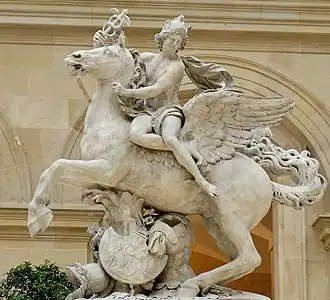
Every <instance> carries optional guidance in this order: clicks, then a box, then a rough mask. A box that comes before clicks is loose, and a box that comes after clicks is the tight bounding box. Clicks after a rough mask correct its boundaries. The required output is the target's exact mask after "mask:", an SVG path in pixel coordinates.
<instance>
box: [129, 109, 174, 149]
mask: <svg viewBox="0 0 330 300" xmlns="http://www.w3.org/2000/svg"><path fill="white" fill-rule="evenodd" d="M151 119H152V117H151V116H149V115H141V116H138V117H136V118H135V119H134V120H133V121H132V123H131V129H130V133H129V137H130V140H131V141H132V142H133V143H134V144H137V145H139V146H142V147H145V148H149V149H154V150H164V151H171V149H170V148H169V147H168V146H167V145H166V144H165V143H164V141H163V139H162V137H161V136H160V135H158V134H154V133H152V132H153V130H152V125H151Z"/></svg>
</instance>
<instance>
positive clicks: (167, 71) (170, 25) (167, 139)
mask: <svg viewBox="0 0 330 300" xmlns="http://www.w3.org/2000/svg"><path fill="white" fill-rule="evenodd" d="M188 30H189V27H188V28H186V27H185V25H184V17H183V16H179V17H177V18H175V19H173V20H171V21H166V22H165V25H164V27H163V29H162V31H161V32H160V33H158V34H156V35H155V42H156V43H157V45H158V47H159V49H160V53H159V54H153V53H141V55H140V60H141V61H142V63H144V65H145V67H146V87H142V88H137V89H126V88H124V87H123V86H122V85H121V84H120V83H113V88H114V91H115V92H116V93H117V94H118V95H119V96H122V97H129V98H137V99H147V103H148V106H149V107H151V108H152V110H153V111H155V112H154V113H153V114H152V115H150V114H140V115H138V116H137V117H135V118H134V119H133V121H132V124H131V129H130V139H131V141H132V142H134V143H135V144H137V145H140V146H142V147H145V148H149V149H155V150H166V151H172V152H173V154H174V155H175V157H176V159H177V161H178V162H179V163H180V164H181V165H182V166H183V167H185V168H186V169H187V171H188V172H190V173H191V174H192V175H193V176H194V178H195V180H196V182H197V183H198V184H199V186H200V187H201V188H202V190H203V191H204V192H206V193H207V194H208V195H209V196H210V197H217V196H218V194H219V191H218V189H217V188H216V187H215V186H214V185H212V184H210V183H209V182H207V180H206V179H205V178H204V177H203V176H202V174H201V173H200V171H199V168H198V166H197V165H196V162H195V161H194V159H193V157H195V158H196V159H197V160H198V161H199V162H200V160H201V156H200V155H198V153H196V151H189V149H188V148H187V147H186V146H185V145H184V144H183V143H182V142H180V141H179V139H178V136H179V133H180V130H181V128H182V126H183V124H184V121H185V117H184V114H183V111H182V108H181V106H180V104H179V99H178V92H179V89H180V85H181V83H182V79H183V77H184V72H185V65H184V63H183V62H182V60H181V58H180V56H179V55H178V51H179V50H182V49H183V48H184V46H185V45H186V44H187V40H188ZM95 39H96V40H97V39H100V40H101V41H103V42H104V41H105V40H106V36H104V35H103V36H102V31H98V32H97V33H96V35H95V36H94V40H95ZM196 156H197V157H196Z"/></svg>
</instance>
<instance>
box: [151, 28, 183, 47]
mask: <svg viewBox="0 0 330 300" xmlns="http://www.w3.org/2000/svg"><path fill="white" fill-rule="evenodd" d="M176 34H179V35H180V36H181V37H182V42H181V45H180V48H179V50H183V49H184V47H185V46H186V45H187V44H188V35H187V34H184V35H182V34H181V33H180V32H177V31H175V30H172V31H168V32H160V33H157V34H156V35H155V39H154V40H155V43H156V45H157V47H158V48H159V50H160V51H162V49H163V43H164V41H165V40H166V39H167V38H168V37H170V36H171V35H176Z"/></svg>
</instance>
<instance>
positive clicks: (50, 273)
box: [0, 260, 73, 300]
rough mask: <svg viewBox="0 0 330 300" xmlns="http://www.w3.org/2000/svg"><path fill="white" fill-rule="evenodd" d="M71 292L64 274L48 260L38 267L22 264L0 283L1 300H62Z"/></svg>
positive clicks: (71, 289)
mask: <svg viewBox="0 0 330 300" xmlns="http://www.w3.org/2000/svg"><path fill="white" fill-rule="evenodd" d="M72 291H73V286H72V285H71V283H69V282H68V280H67V278H66V275H65V273H64V272H63V271H62V270H61V269H60V268H59V267H58V266H56V265H55V264H54V263H50V262H49V261H48V260H46V261H45V262H44V263H43V264H41V265H39V266H36V265H32V264H31V262H24V263H22V264H20V265H18V266H16V267H14V268H12V269H10V270H9V271H8V273H7V274H6V275H5V277H4V279H3V280H2V281H1V282H0V299H3V300H64V299H65V297H66V296H67V295H68V294H69V293H70V292H72Z"/></svg>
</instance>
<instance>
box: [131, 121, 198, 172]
mask: <svg viewBox="0 0 330 300" xmlns="http://www.w3.org/2000/svg"><path fill="white" fill-rule="evenodd" d="M151 120H152V117H151V116H149V115H141V116H138V117H136V118H135V119H134V120H133V121H132V123H131V128H130V132H129V138H130V140H131V141H132V142H133V143H134V144H137V145H139V146H142V147H145V148H149V149H154V150H163V151H172V149H170V147H169V146H168V145H166V143H165V142H164V140H163V138H162V137H161V136H160V135H158V134H155V133H153V129H152V125H151ZM185 144H186V146H187V148H188V150H189V152H190V154H191V156H192V157H193V158H195V159H196V160H197V166H200V165H201V164H202V163H203V157H202V156H201V155H200V153H199V152H198V151H197V149H196V145H195V144H194V141H189V142H186V143H185Z"/></svg>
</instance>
